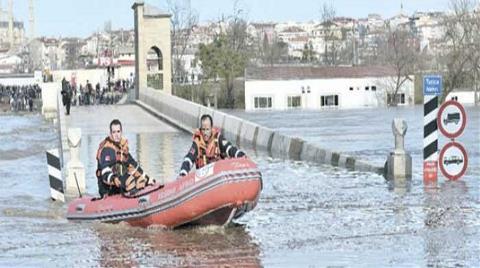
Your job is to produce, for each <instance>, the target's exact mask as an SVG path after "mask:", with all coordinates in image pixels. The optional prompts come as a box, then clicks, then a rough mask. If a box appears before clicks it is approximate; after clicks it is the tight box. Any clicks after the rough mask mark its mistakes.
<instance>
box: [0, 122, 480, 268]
mask: <svg viewBox="0 0 480 268" xmlns="http://www.w3.org/2000/svg"><path fill="white" fill-rule="evenodd" d="M0 125H2V128H1V130H0V138H1V139H2V140H3V139H7V140H8V142H7V143H3V142H2V143H0V152H8V153H7V154H6V155H5V154H3V153H2V154H1V155H0V178H2V187H0V238H1V239H0V252H1V253H0V266H1V267H5V266H21V267H25V266H27V267H31V266H35V267H39V266H40V267H46V266H54V267H99V266H101V267H132V266H143V267H152V266H155V267H157V266H160V267H174V266H180V267H198V266H231V267H245V266H247V267H256V266H265V267H326V266H361V267H400V266H402V267H405V266H407V267H415V266H432V267H436V266H440V267H443V266H467V267H471V266H478V264H479V263H480V257H479V256H480V254H479V253H480V252H479V251H480V249H479V247H478V241H479V239H480V233H479V231H478V230H479V227H480V224H479V219H480V205H479V204H480V202H479V187H480V184H479V182H478V177H476V178H472V177H467V178H465V179H463V180H460V181H456V182H445V181H443V180H440V181H439V183H438V187H435V188H426V189H424V187H423V184H422V178H421V177H420V176H415V177H414V178H413V180H412V181H411V183H409V184H406V185H402V184H401V185H391V184H388V183H387V182H385V180H384V179H383V177H382V176H379V175H375V174H370V173H361V172H349V171H346V170H343V169H339V168H334V167H331V166H322V165H312V164H310V163H304V162H295V161H283V160H278V159H272V158H270V157H269V156H268V154H264V153H260V152H258V153H254V152H252V151H248V150H247V153H248V154H249V156H251V157H252V158H253V160H254V161H255V162H257V164H258V165H259V167H260V169H261V170H262V174H263V179H264V188H263V191H262V194H261V196H260V200H259V202H258V205H257V207H256V208H255V209H254V210H253V211H251V212H250V213H247V214H246V215H245V216H244V217H242V218H241V219H239V220H238V221H237V223H238V224H240V225H239V226H235V227H229V228H219V227H206V228H190V229H180V230H175V231H171V230H163V229H159V228H150V229H141V228H132V227H129V226H126V225H124V224H117V225H110V224H100V223H80V224H74V223H70V222H68V221H66V220H65V210H66V205H63V204H57V203H52V202H51V201H50V200H49V198H48V197H49V194H50V193H49V189H48V175H47V174H48V173H47V167H46V163H45V154H44V151H43V150H44V149H50V148H53V147H55V145H56V141H57V137H56V133H55V132H54V131H53V130H52V129H51V124H48V123H45V122H44V121H43V120H42V119H41V118H40V117H36V116H30V117H20V118H19V119H18V120H15V118H2V117H0ZM339 127H340V128H343V127H344V126H339ZM11 135H14V138H12V137H11ZM105 135H106V134H105ZM126 135H127V138H128V139H129V143H130V148H131V152H132V154H133V155H134V156H135V157H136V158H137V160H138V161H139V162H140V163H141V164H142V166H144V167H145V170H146V171H147V172H148V173H149V175H150V176H152V177H154V178H156V179H165V180H169V179H173V178H174V177H175V175H176V173H177V172H178V168H179V165H180V163H181V161H182V160H183V157H184V155H185V153H186V150H188V148H189V146H190V144H191V137H190V135H187V134H183V133H155V132H154V131H151V132H149V133H148V134H147V133H135V132H130V133H126ZM388 135H391V133H388ZM103 138H104V136H103V135H87V136H84V137H83V139H82V146H81V149H80V152H81V157H82V159H90V161H86V162H85V163H84V164H85V166H86V174H87V191H88V193H90V194H91V195H96V194H97V192H98V189H97V182H96V178H95V176H94V174H95V169H96V162H95V154H96V150H97V148H98V144H99V143H100V141H101V140H102V139H103ZM385 139H387V138H385ZM388 139H390V137H388ZM392 144H393V142H392ZM361 146H363V145H360V147H361ZM372 147H373V146H372ZM14 150H20V151H23V152H22V153H19V152H15V151H14ZM12 155H13V156H12Z"/></svg>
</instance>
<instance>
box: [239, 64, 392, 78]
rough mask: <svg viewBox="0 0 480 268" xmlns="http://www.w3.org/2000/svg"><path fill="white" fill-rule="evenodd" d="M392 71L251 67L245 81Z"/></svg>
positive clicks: (381, 74) (387, 72)
mask: <svg viewBox="0 0 480 268" xmlns="http://www.w3.org/2000/svg"><path fill="white" fill-rule="evenodd" d="M394 73H395V72H394V70H393V69H392V68H389V67H385V66H355V67H344V66H342V67H312V66H273V67H266V66H265V67H252V68H247V70H246V80H304V79H333V78H364V77H384V76H392V75H394Z"/></svg>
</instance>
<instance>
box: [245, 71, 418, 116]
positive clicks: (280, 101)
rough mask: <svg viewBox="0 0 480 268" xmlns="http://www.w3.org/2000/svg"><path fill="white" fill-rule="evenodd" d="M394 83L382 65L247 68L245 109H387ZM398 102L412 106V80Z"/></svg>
mask: <svg viewBox="0 0 480 268" xmlns="http://www.w3.org/2000/svg"><path fill="white" fill-rule="evenodd" d="M412 77H413V76H412ZM393 84H394V71H393V70H392V69H389V68H386V67H379V66H363V67H305V66H276V67H256V68H248V69H247V70H246V79H245V109H246V110H257V109H274V110H284V109H294V108H296V109H314V110H317V109H318V110H319V109H330V108H340V109H343V108H362V107H379V106H386V105H387V103H388V102H391V101H392V96H393V95H394V94H393V93H394V88H393ZM396 99H397V103H398V105H413V100H414V82H413V80H407V81H406V82H405V83H404V84H403V86H402V87H401V88H400V89H399V91H398V92H397V95H396Z"/></svg>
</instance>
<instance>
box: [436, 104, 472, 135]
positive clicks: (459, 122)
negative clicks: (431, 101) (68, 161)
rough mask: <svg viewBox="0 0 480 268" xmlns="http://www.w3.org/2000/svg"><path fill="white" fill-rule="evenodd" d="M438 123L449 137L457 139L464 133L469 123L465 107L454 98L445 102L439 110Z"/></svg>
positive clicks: (443, 132)
mask: <svg viewBox="0 0 480 268" xmlns="http://www.w3.org/2000/svg"><path fill="white" fill-rule="evenodd" d="M437 124H438V128H439V130H440V132H441V133H442V134H443V135H444V136H445V137H447V138H450V139H455V138H458V137H459V136H460V135H462V133H463V131H464V130H465V126H466V125H467V115H466V113H465V108H463V106H462V105H461V104H460V103H459V102H457V101H454V100H450V101H447V102H445V103H444V104H443V105H442V106H441V107H440V110H439V111H438V118H437Z"/></svg>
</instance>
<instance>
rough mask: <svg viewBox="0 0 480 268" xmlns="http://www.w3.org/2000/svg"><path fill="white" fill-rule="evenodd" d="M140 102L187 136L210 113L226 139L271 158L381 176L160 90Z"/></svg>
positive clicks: (365, 165) (147, 92)
mask: <svg viewBox="0 0 480 268" xmlns="http://www.w3.org/2000/svg"><path fill="white" fill-rule="evenodd" d="M139 99H140V101H137V104H138V105H140V106H141V107H143V108H144V109H146V110H147V111H149V112H150V113H152V114H154V115H156V116H157V117H159V118H161V119H163V120H164V121H167V122H169V123H171V124H173V125H176V126H178V127H180V128H181V129H183V130H185V131H187V132H190V133H193V131H194V129H196V128H198V127H199V121H200V116H201V115H203V114H209V115H211V116H212V118H213V123H214V126H216V127H219V128H221V129H222V133H223V135H224V136H225V138H226V139H228V140H229V141H231V142H232V143H236V144H237V145H241V146H247V147H250V146H251V147H253V149H255V150H264V151H267V152H269V153H271V155H272V156H274V157H279V158H284V159H285V158H288V159H293V160H303V161H310V162H314V163H320V164H329V165H332V166H336V167H341V168H346V169H348V170H356V171H364V172H374V173H379V174H382V173H383V167H377V166H374V165H371V164H369V163H367V162H365V161H361V160H358V159H356V158H355V157H352V156H349V155H346V154H343V153H339V152H334V151H330V150H326V149H323V148H320V147H318V146H317V145H315V144H311V143H308V142H305V141H304V140H302V139H301V138H296V137H289V136H287V135H284V134H280V133H278V132H276V131H274V130H272V129H269V128H266V127H263V126H260V125H258V124H255V123H252V122H249V121H247V120H244V119H241V118H238V117H236V116H232V115H228V114H225V113H223V112H221V111H217V110H213V109H211V108H208V107H205V106H202V105H199V104H196V103H192V102H190V101H187V100H184V99H181V98H178V97H176V96H171V95H168V94H165V93H163V92H161V91H157V90H153V89H146V90H141V91H140V96H139Z"/></svg>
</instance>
